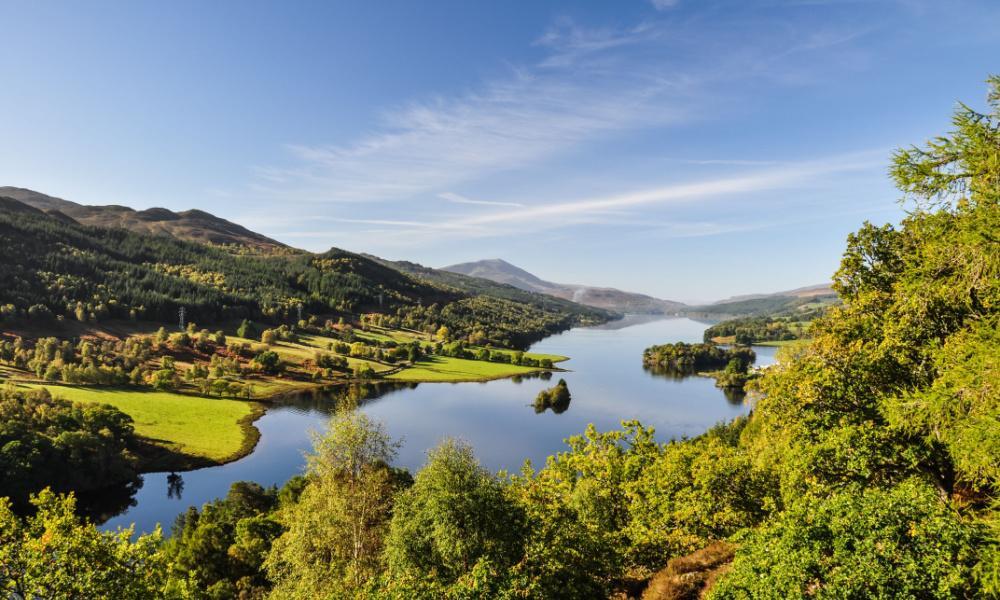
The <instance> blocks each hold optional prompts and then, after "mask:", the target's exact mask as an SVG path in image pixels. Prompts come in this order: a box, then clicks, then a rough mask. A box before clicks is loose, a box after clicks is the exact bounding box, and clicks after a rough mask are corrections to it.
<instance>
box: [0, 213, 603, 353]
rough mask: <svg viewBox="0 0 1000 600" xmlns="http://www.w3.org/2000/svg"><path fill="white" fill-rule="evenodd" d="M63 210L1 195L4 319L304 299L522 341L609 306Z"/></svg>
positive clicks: (598, 316)
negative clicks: (153, 230)
mask: <svg viewBox="0 0 1000 600" xmlns="http://www.w3.org/2000/svg"><path fill="white" fill-rule="evenodd" d="M49 210H52V209H51V208H50V209H49ZM61 210H62V209H60V212H59V213H58V214H57V213H53V212H44V211H43V210H42V209H39V208H35V207H33V206H29V205H28V204H25V203H23V202H20V201H19V200H16V199H14V198H10V197H2V196H0V248H3V249H4V260H3V261H0V289H2V290H4V293H3V296H2V300H0V322H4V321H9V322H17V323H31V324H36V325H39V326H45V327H50V328H57V329H58V328H60V327H62V326H63V324H64V323H66V322H67V321H81V322H88V323H89V322H94V321H105V320H115V319H118V320H121V319H138V320H146V321H155V322H160V323H176V319H177V314H178V310H179V309H180V308H181V307H184V309H185V311H186V315H187V317H188V320H189V321H193V322H196V323H198V324H200V325H206V326H208V325H211V324H213V323H222V322H227V321H229V322H231V321H232V320H236V319H243V318H249V319H254V320H258V321H262V322H266V323H288V322H294V320H295V319H296V318H297V307H298V306H301V307H302V310H303V312H304V313H305V314H308V315H314V316H317V318H319V319H320V320H321V322H322V320H323V319H327V318H334V319H335V318H337V317H338V316H347V317H349V318H355V317H356V316H357V315H358V314H359V313H364V312H370V311H377V312H380V313H383V314H385V315H386V316H387V318H388V319H390V320H392V321H394V326H401V327H406V328H410V329H418V330H421V331H436V330H437V329H438V328H439V327H440V326H441V325H446V326H447V327H448V329H450V330H451V332H452V335H453V336H454V337H455V338H456V339H461V338H465V337H467V336H469V335H470V334H472V333H477V334H478V333H482V334H485V336H486V339H487V341H488V342H490V343H494V344H497V345H501V346H513V347H522V348H523V347H525V346H527V345H528V344H531V343H532V342H534V341H537V340H539V339H541V338H543V337H545V336H547V335H551V334H553V333H557V332H559V331H563V330H565V329H568V328H570V327H573V326H575V325H579V324H593V323H600V322H604V321H607V320H608V319H609V318H611V315H609V314H607V313H604V312H601V311H596V310H590V309H584V308H583V307H580V306H577V305H572V304H571V303H564V304H559V303H556V302H549V301H546V300H544V299H543V297H540V296H539V297H537V298H536V297H531V298H517V297H516V296H512V295H510V294H500V293H496V292H495V291H491V290H489V289H484V290H479V291H475V292H474V291H470V290H468V289H460V288H459V287H456V286H449V285H443V284H442V283H440V282H436V281H432V280H430V279H429V278H423V277H417V276H411V275H409V274H406V273H404V272H402V271H401V270H400V269H397V268H392V267H389V266H386V265H385V264H383V263H382V262H380V261H377V260H372V259H370V258H367V257H364V256H361V255H359V254H354V253H351V252H347V251H345V250H340V249H337V248H331V249H330V250H328V251H326V252H322V253H318V254H314V253H310V252H305V251H294V252H250V253H247V252H244V251H242V250H241V249H239V248H236V247H233V246H217V245H209V244H202V243H197V242H190V241H185V240H181V239H177V238H175V237H172V236H167V235H148V234H145V233H137V232H134V231H131V230H129V229H123V228H120V227H113V228H107V227H93V226H84V225H81V224H80V223H78V222H76V221H74V220H72V219H70V218H69V217H67V216H66V215H65V214H63V213H62V212H61ZM522 293H523V292H522Z"/></svg>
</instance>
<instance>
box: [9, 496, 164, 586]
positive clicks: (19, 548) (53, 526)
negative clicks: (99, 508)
mask: <svg viewBox="0 0 1000 600" xmlns="http://www.w3.org/2000/svg"><path fill="white" fill-rule="evenodd" d="M31 502H32V504H33V505H34V507H35V513H34V514H33V515H31V516H29V517H27V518H25V519H21V518H19V517H18V516H17V515H16V514H14V512H13V511H12V510H11V506H10V500H8V499H7V498H0V594H2V595H4V596H5V597H11V598H122V599H137V600H138V599H146V598H155V597H158V596H160V593H161V589H162V586H163V583H164V578H165V577H164V575H165V572H166V569H165V565H164V564H163V562H162V559H161V557H160V555H159V554H158V553H157V548H158V545H159V543H160V532H159V530H157V531H155V532H154V533H153V534H151V535H143V536H139V537H137V538H136V539H135V540H134V541H132V537H133V532H132V530H131V529H126V530H122V531H119V532H117V533H111V532H102V531H99V530H98V529H97V528H96V527H94V526H93V525H91V524H90V523H87V522H85V521H83V520H81V519H80V518H79V517H77V516H76V501H75V499H74V498H73V496H72V495H69V496H58V495H56V494H54V493H53V492H51V491H49V490H44V491H42V492H41V493H39V494H38V495H37V496H35V497H33V498H32V501H31Z"/></svg>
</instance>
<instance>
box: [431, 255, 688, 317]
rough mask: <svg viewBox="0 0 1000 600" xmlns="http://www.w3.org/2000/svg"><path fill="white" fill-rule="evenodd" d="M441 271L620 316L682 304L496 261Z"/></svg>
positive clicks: (673, 309)
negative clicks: (547, 277) (542, 274)
mask: <svg viewBox="0 0 1000 600" xmlns="http://www.w3.org/2000/svg"><path fill="white" fill-rule="evenodd" d="M440 270H441V271H448V272H451V273H459V274H461V275H468V276H470V277H479V278H483V279H489V280H490V281H495V282H497V283H502V284H506V285H511V286H514V287H516V288H520V289H522V290H526V291H529V292H536V293H539V294H548V295H550V296H555V297H556V298H562V299H564V300H570V301H573V302H576V303H579V304H585V305H587V306H592V307H595V308H602V309H605V310H610V311H615V312H620V313H644V314H673V313H676V312H678V311H679V310H680V309H683V308H684V304H682V303H680V302H674V301H672V300H661V299H659V298H654V297H652V296H647V295H645V294H637V293H633V292H624V291H622V290H617V289H615V288H608V287H592V286H586V285H578V284H564V283H553V282H551V281H546V280H544V279H541V278H539V277H537V276H535V275H533V274H531V273H529V272H527V271H525V270H524V269H521V268H520V267H517V266H514V265H512V264H510V263H509V262H507V261H505V260H501V259H499V258H494V259H489V260H479V261H475V262H467V263H460V264H457V265H451V266H447V267H443V268H442V269H440Z"/></svg>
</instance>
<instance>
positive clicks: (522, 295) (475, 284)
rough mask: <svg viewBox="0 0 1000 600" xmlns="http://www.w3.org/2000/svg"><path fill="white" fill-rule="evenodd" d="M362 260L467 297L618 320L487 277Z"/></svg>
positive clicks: (599, 310) (601, 311) (609, 314)
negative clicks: (472, 296)
mask: <svg viewBox="0 0 1000 600" xmlns="http://www.w3.org/2000/svg"><path fill="white" fill-rule="evenodd" d="M362 256H365V257H366V258H370V259H372V260H375V261H378V262H380V263H382V264H383V265H386V266H387V267H390V268H393V269H396V270H398V271H400V272H402V273H405V274H407V275H410V276H411V277H415V278H417V279H421V280H424V281H427V282H430V283H433V284H435V285H439V286H444V287H447V288H453V289H455V290H458V291H460V292H463V293H467V294H472V295H476V296H478V295H486V296H493V297H497V298H504V299H507V300H512V301H514V302H523V303H526V304H532V305H535V306H537V307H539V308H543V309H547V310H560V311H565V312H569V313H572V314H578V315H580V316H582V317H588V318H592V319H597V320H606V319H608V318H611V317H613V316H615V315H614V313H613V312H609V310H607V309H604V308H598V307H594V306H587V305H586V304H579V303H577V302H573V301H570V300H566V299H563V298H560V297H557V296H552V295H549V294H546V293H542V292H535V291H528V290H525V289H522V288H520V287H517V286H514V285H511V284H509V283H498V282H496V281H493V280H491V279H487V278H484V277H478V276H473V275H463V274H461V273H454V272H451V271H445V270H443V269H432V268H430V267H425V266H423V265H420V264H417V263H414V262H409V261H390V260H385V259H382V258H379V257H377V256H371V255H369V254H364V255H362Z"/></svg>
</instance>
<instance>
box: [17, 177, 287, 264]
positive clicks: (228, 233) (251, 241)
mask: <svg viewBox="0 0 1000 600" xmlns="http://www.w3.org/2000/svg"><path fill="white" fill-rule="evenodd" d="M0 196H6V197H8V198H13V199H14V200H19V201H20V202H23V203H25V204H27V205H29V206H32V207H34V208H37V209H39V210H41V211H44V212H47V213H51V214H53V215H54V216H56V217H59V216H60V215H61V216H63V217H69V218H71V219H73V220H75V221H77V222H79V223H81V224H83V225H92V226H95V227H121V228H123V229H128V230H129V231H134V232H136V233H143V234H151V235H165V236H170V237H174V238H177V239H181V240H187V241H191V242H200V243H209V244H238V245H241V246H249V247H251V248H256V249H259V250H268V251H274V250H279V249H285V248H287V246H286V245H285V244H282V243H281V242H279V241H276V240H272V239H271V238H269V237H266V236H263V235H261V234H259V233H255V232H253V231H250V230H249V229H247V228H246V227H243V226H242V225H237V224H236V223H233V222H231V221H227V220H225V219H221V218H219V217H216V216H214V215H211V214H209V213H207V212H205V211H202V210H198V209H192V210H185V211H181V212H173V211H171V210H167V209H166V208H149V209H146V210H134V209H132V208H129V207H127V206H118V205H107V206H88V205H83V204H77V203H76V202H70V201H69V200H63V199H62V198H55V197H53V196H48V195H46V194H42V193H40V192H36V191H33V190H28V189H24V188H17V187H11V186H5V187H0ZM64 220H65V219H64Z"/></svg>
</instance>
